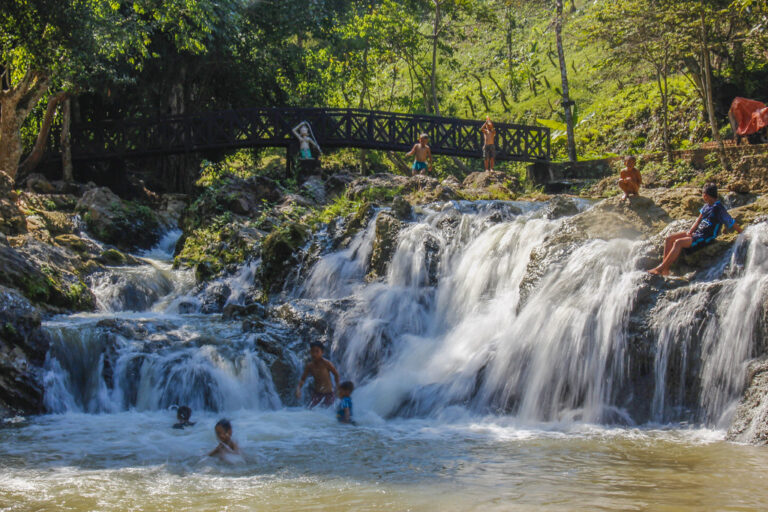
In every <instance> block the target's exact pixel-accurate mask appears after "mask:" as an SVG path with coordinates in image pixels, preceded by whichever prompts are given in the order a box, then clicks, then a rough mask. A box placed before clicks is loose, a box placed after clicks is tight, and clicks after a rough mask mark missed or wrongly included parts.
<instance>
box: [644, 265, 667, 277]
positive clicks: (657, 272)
mask: <svg viewBox="0 0 768 512" xmlns="http://www.w3.org/2000/svg"><path fill="white" fill-rule="evenodd" d="M648 273H649V274H653V275H655V276H668V275H669V270H662V269H661V267H656V268H652V269H651V270H649V271H648Z"/></svg>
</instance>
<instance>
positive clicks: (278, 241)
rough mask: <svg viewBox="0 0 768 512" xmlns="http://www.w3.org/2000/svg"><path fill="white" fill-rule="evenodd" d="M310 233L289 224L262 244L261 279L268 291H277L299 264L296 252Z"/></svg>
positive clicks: (268, 236) (301, 227)
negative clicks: (291, 270) (291, 269)
mask: <svg viewBox="0 0 768 512" xmlns="http://www.w3.org/2000/svg"><path fill="white" fill-rule="evenodd" d="M308 237H309V232H308V231H307V228H306V227H305V226H304V225H302V224H298V223H289V224H287V225H284V226H281V227H280V228H278V229H276V230H274V231H272V233H270V234H269V235H267V236H266V238H264V241H263V242H262V244H261V266H260V267H259V272H260V275H259V277H260V279H261V281H262V282H263V283H264V285H265V289H266V290H268V291H277V290H279V289H281V288H282V284H283V282H284V280H285V278H286V276H287V274H288V271H289V270H290V267H291V266H292V265H294V264H295V263H297V261H298V260H297V257H296V254H295V253H296V252H297V251H298V250H299V248H300V247H301V246H302V245H304V243H305V242H306V240H307V238H308Z"/></svg>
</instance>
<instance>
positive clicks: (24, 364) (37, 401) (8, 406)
mask: <svg viewBox="0 0 768 512" xmlns="http://www.w3.org/2000/svg"><path fill="white" fill-rule="evenodd" d="M49 343H50V342H49V340H48V338H47V336H46V335H45V332H44V331H43V330H42V329H41V328H40V313H39V312H38V311H37V309H36V308H35V307H34V306H32V304H31V303H30V302H29V300H27V299H26V298H25V297H23V296H22V295H21V294H20V293H18V292H17V291H15V290H11V289H9V288H6V287H3V286H0V415H8V414H36V413H40V412H42V411H43V368H42V366H43V363H44V361H45V354H46V352H47V351H48V346H49Z"/></svg>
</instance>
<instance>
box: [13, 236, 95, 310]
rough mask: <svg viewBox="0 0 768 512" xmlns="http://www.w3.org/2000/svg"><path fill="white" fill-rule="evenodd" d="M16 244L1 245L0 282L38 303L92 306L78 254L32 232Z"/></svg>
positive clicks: (76, 306) (81, 308) (62, 305)
mask: <svg viewBox="0 0 768 512" xmlns="http://www.w3.org/2000/svg"><path fill="white" fill-rule="evenodd" d="M15 244H16V246H14V247H11V246H8V245H0V285H4V286H8V287H12V288H16V289H18V290H19V291H20V292H21V293H22V294H23V295H24V296H25V297H27V299H29V300H31V301H32V302H35V303H40V304H45V305H47V306H56V307H61V308H66V309H70V310H77V311H84V310H90V309H93V304H94V297H93V294H92V293H91V292H90V290H89V289H88V287H87V286H85V284H84V283H83V282H82V281H81V280H80V277H79V275H78V274H79V272H80V270H81V265H82V264H83V262H82V260H80V258H79V257H77V255H75V254H73V253H71V252H70V251H68V250H66V249H63V248H61V247H58V246H54V245H49V244H45V243H42V242H40V241H38V240H36V239H34V238H32V237H30V236H29V235H21V236H20V237H19V239H18V240H15Z"/></svg>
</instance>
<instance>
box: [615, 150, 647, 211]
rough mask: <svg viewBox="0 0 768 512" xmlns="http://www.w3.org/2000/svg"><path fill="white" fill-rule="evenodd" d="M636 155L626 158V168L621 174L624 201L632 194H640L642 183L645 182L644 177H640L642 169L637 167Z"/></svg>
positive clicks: (620, 183)
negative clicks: (639, 169)
mask: <svg viewBox="0 0 768 512" xmlns="http://www.w3.org/2000/svg"><path fill="white" fill-rule="evenodd" d="M635 163H636V160H635V157H633V156H628V157H626V158H625V159H624V165H625V166H626V168H625V169H624V170H623V171H621V175H620V176H619V188H620V189H621V190H622V191H623V192H624V197H622V198H621V200H622V201H626V200H627V199H629V196H631V195H635V196H636V195H639V193H640V185H641V184H642V183H643V179H642V178H641V177H640V171H638V170H637V168H636V167H635Z"/></svg>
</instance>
